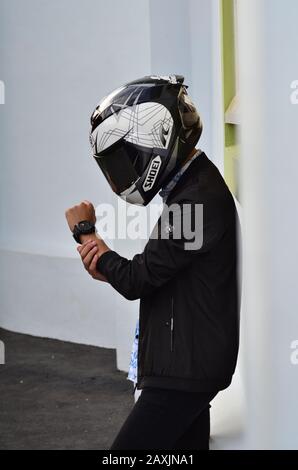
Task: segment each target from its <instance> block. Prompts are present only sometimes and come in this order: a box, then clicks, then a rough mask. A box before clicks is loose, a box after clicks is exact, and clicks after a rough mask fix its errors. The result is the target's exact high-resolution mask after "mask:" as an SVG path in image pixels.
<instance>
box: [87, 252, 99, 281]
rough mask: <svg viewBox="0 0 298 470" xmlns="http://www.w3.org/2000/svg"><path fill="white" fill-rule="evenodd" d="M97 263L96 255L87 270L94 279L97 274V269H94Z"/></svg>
mask: <svg viewBox="0 0 298 470" xmlns="http://www.w3.org/2000/svg"><path fill="white" fill-rule="evenodd" d="M97 261H98V255H94V256H93V259H92V260H91V263H90V265H89V269H88V272H89V274H91V276H92V277H95V275H96V274H97V269H96V264H97Z"/></svg>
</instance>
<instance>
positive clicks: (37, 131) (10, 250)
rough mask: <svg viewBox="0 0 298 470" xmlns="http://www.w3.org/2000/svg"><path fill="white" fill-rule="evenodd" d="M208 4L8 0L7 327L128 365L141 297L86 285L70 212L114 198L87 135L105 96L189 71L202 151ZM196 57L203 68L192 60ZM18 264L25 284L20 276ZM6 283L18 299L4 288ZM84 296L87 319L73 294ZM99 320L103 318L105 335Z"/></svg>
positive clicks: (2, 228) (1, 51) (123, 246)
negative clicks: (100, 351)
mask: <svg viewBox="0 0 298 470" xmlns="http://www.w3.org/2000/svg"><path fill="white" fill-rule="evenodd" d="M199 5H200V6H201V13H200V11H199V10H198V6H199ZM208 5H209V2H208V1H206V0H200V1H199V2H196V3H194V2H192V1H189V2H188V1H187V2H181V1H180V0H174V1H173V0H172V1H169V0H166V1H164V2H158V1H156V0H151V1H150V2H149V0H142V1H138V0H126V1H123V0H112V1H109V2H106V1H103V0H101V1H98V0H87V1H86V2H84V3H82V2H81V1H79V0H62V1H59V2H58V1H50V0H44V1H42V2H41V1H39V0H27V1H26V2H19V1H18V0H3V1H2V2H1V19H0V22H1V38H2V40H1V45H0V61H1V77H0V79H1V80H3V82H4V83H5V86H6V104H5V105H1V107H0V129H1V172H0V178H1V180H0V182H1V195H0V204H1V206H0V211H1V212H0V217H1V225H0V250H1V258H2V280H3V282H2V285H1V292H0V294H1V310H0V324H1V325H2V326H4V327H6V328H8V329H12V330H15V331H21V332H22V331H23V332H26V333H32V334H37V335H41V336H51V337H56V338H60V339H67V340H70V341H77V342H86V343H90V344H97V345H105V346H107V347H116V348H117V362H118V367H120V368H121V369H123V370H126V369H127V367H128V362H129V354H130V348H131V342H132V338H133V332H134V325H135V320H136V318H137V315H138V303H137V302H133V303H131V302H128V301H126V300H124V299H123V298H121V297H120V296H119V295H118V294H117V293H116V292H114V291H112V289H111V288H110V287H109V286H106V285H104V286H99V285H98V284H94V281H93V280H92V279H90V284H89V285H88V289H87V290H86V272H85V271H84V270H83V268H82V266H81V262H80V260H79V257H78V254H77V252H76V250H75V243H74V242H73V241H72V239H71V237H70V233H69V230H68V228H67V225H66V222H65V219H64V211H65V209H66V208H67V207H69V206H71V205H73V204H74V203H77V202H79V201H80V200H82V199H89V200H90V201H92V202H93V203H94V204H95V205H97V204H99V203H100V202H111V203H112V204H115V203H116V198H115V197H114V195H113V194H112V193H111V191H110V189H109V187H108V185H107V183H106V181H105V179H104V177H103V176H102V174H101V173H100V171H99V169H98V168H97V166H96V164H95V162H94V161H93V159H92V157H91V154H90V148H89V142H88V131H89V118H90V114H91V112H92V110H93V109H94V107H95V105H96V103H97V101H98V100H99V99H100V98H101V97H102V96H104V95H105V94H106V93H108V92H109V91H111V90H112V89H113V88H115V87H118V86H119V84H121V83H124V82H126V81H129V80H131V79H134V78H136V77H140V76H143V75H147V74H150V73H161V74H163V73H165V74H166V73H182V74H184V75H185V77H186V82H187V83H189V85H190V93H192V95H193V96H194V98H195V99H196V100H197V103H198V106H199V108H200V109H201V110H202V114H203V118H204V121H205V128H204V137H203V138H202V142H201V143H202V145H201V146H202V147H203V148H206V150H208V149H210V148H211V125H210V124H211V119H210V109H209V108H210V106H211V101H210V99H211V98H210V97H211V92H210V90H209V88H210V86H211V85H209V78H210V77H211V75H212V71H211V67H212V61H211V56H210V46H208V44H209V43H210V41H208V37H209V36H210V38H211V35H212V29H211V28H210V29H209V28H208V25H210V22H211V18H209V14H210V8H209V6H208ZM202 12H203V13H202ZM194 18H196V20H194ZM200 61H201V63H202V66H201V71H200V70H199V68H198V66H197V65H193V62H195V64H197V63H199V62H200ZM144 210H145V209H144ZM143 245H144V241H143V242H139V241H127V242H125V243H123V242H121V241H118V240H116V241H115V243H114V244H112V248H114V249H116V250H118V251H119V252H120V253H122V254H124V255H126V256H128V257H130V256H132V255H133V254H134V253H136V252H137V251H140V250H141V249H142V246H143ZM36 270H38V271H36ZM20 271H22V274H23V275H22V281H20V280H19V278H16V277H15V275H14V273H19V272H20ZM36 272H38V275H37V274H36ZM66 276H67V278H66ZM20 282H21V284H20ZM74 285H76V289H74V288H73V287H72V286H74ZM8 286H10V288H9V289H11V290H12V291H13V292H14V291H15V292H18V296H14V295H12V294H11V293H10V294H8V292H10V290H9V289H8ZM83 286H84V287H83ZM56 291H57V292H60V291H61V292H60V294H59V296H58V297H57V298H58V299H59V302H58V301H57V299H56V300H55V307H54V306H53V305H54V304H52V305H51V304H50V302H49V299H51V298H54V292H56ZM63 292H64V294H65V295H64V296H63ZM80 296H81V298H82V299H84V305H85V309H84V312H85V313H84V319H83V321H82V319H81V318H80V316H78V315H76V314H74V308H73V302H72V301H71V299H72V298H73V297H76V298H79V297H80ZM45 299H47V301H46V300H45ZM103 306H104V308H103ZM41 310H42V316H40V311H41ZM96 315H97V317H96ZM96 318H97V321H98V324H99V325H105V328H103V330H102V333H101V334H99V333H98V328H94V322H95V320H96ZM71 319H72V322H71ZM83 331H84V334H83V333H82V332H83ZM95 332H96V333H95Z"/></svg>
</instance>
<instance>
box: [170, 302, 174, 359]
mask: <svg viewBox="0 0 298 470" xmlns="http://www.w3.org/2000/svg"><path fill="white" fill-rule="evenodd" d="M173 335H174V297H172V299H171V352H172V351H173Z"/></svg>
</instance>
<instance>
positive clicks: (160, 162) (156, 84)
mask: <svg viewBox="0 0 298 470" xmlns="http://www.w3.org/2000/svg"><path fill="white" fill-rule="evenodd" d="M183 82H184V77H183V76H181V75H170V76H149V77H144V78H141V79H139V80H135V81H133V82H129V83H127V84H126V85H124V86H122V87H121V88H118V89H117V90H115V91H113V92H112V93H110V94H109V95H108V96H106V97H105V98H104V99H103V100H102V101H100V103H99V104H98V106H97V107H96V109H95V111H94V112H93V114H92V116H91V132H90V142H91V145H92V149H93V156H94V158H95V160H96V162H97V163H98V165H99V167H100V168H101V170H102V172H103V173H104V175H105V177H106V179H107V181H108V183H109V185H110V186H111V188H112V190H113V191H114V192H115V193H116V194H118V195H119V196H120V197H121V198H122V199H124V200H125V201H126V202H129V203H132V204H138V205H144V206H145V205H146V204H148V203H149V202H150V201H151V199H152V198H153V197H154V196H155V195H156V193H157V192H158V191H159V190H160V188H161V187H162V186H164V184H166V182H167V181H169V179H170V178H171V177H172V176H173V175H174V173H175V172H177V171H178V169H179V168H180V167H181V165H182V163H183V162H184V160H185V159H186V157H187V156H188V155H189V153H190V152H191V150H192V149H193V148H194V147H195V145H196V143H197V142H198V140H199V138H200V136H201V133H202V122H201V119H200V116H199V114H198V112H197V110H196V108H195V106H194V105H193V103H192V101H191V100H190V98H189V96H188V94H187V91H186V88H187V87H186V86H185V85H183Z"/></svg>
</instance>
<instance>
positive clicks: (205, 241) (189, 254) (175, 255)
mask: <svg viewBox="0 0 298 470" xmlns="http://www.w3.org/2000/svg"><path fill="white" fill-rule="evenodd" d="M197 206H200V207H201V209H200V208H198V207H197V208H195V205H194V204H192V205H190V204H189V205H187V209H183V210H182V209H181V207H182V206H180V205H179V207H178V210H177V212H176V213H174V214H173V216H172V219H171V223H170V224H169V223H168V222H165V220H167V218H163V217H162V216H161V217H160V218H159V220H158V222H157V224H156V226H155V228H154V230H153V232H152V233H151V235H150V238H149V240H148V242H147V244H146V246H145V248H144V251H143V252H142V253H140V254H136V255H135V256H134V257H133V258H132V259H131V260H128V259H126V258H124V257H122V256H120V255H119V254H118V253H116V252H115V251H108V252H106V253H104V254H103V255H102V256H101V257H100V258H99V260H98V262H97V269H98V270H99V271H100V272H101V273H102V274H104V275H105V276H106V278H107V280H108V282H109V283H110V284H111V285H112V287H114V289H116V290H117V291H118V292H119V293H120V294H122V295H123V296H124V297H125V298H126V299H129V300H135V299H138V298H141V297H144V296H146V295H149V294H152V293H153V292H154V290H155V289H157V288H159V287H161V286H162V285H163V284H165V283H166V282H167V281H169V280H170V279H171V278H173V277H174V276H175V275H176V274H177V273H178V272H179V271H181V270H183V269H185V268H186V267H187V266H188V265H189V264H190V263H192V262H193V261H195V259H196V256H198V255H199V253H201V252H206V251H208V250H210V249H211V248H212V247H213V246H214V245H215V244H216V243H218V241H219V240H220V238H221V237H222V236H223V234H224V231H225V222H226V217H225V215H224V213H223V211H220V210H219V208H215V207H214V206H213V204H212V203H211V204H208V205H207V207H206V204H204V205H200V204H197ZM183 207H186V206H185V205H183ZM200 211H201V212H200ZM188 215H190V217H188ZM187 217H188V224H189V227H190V228H191V229H192V232H193V233H194V234H195V235H194V236H193V237H192V238H191V237H190V235H188V234H187V233H185V232H186V230H180V231H179V230H177V228H176V231H175V226H176V227H181V225H180V223H181V222H182V221H184V220H187ZM179 221H180V223H179ZM189 221H190V222H189ZM187 244H190V245H187Z"/></svg>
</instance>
